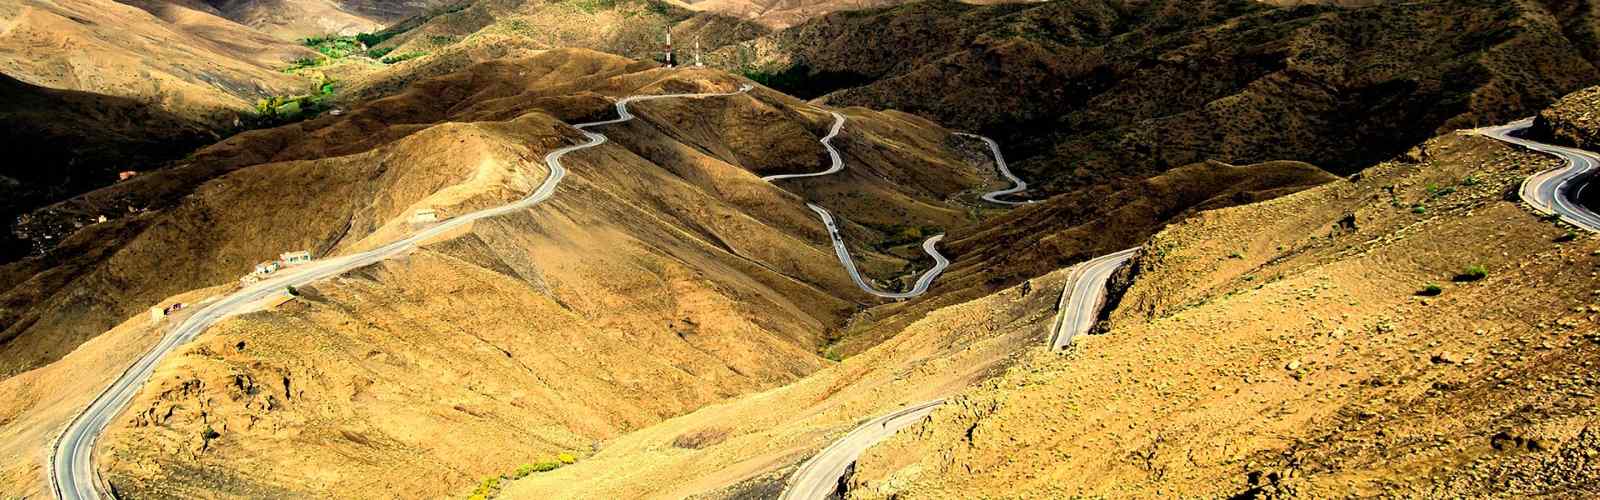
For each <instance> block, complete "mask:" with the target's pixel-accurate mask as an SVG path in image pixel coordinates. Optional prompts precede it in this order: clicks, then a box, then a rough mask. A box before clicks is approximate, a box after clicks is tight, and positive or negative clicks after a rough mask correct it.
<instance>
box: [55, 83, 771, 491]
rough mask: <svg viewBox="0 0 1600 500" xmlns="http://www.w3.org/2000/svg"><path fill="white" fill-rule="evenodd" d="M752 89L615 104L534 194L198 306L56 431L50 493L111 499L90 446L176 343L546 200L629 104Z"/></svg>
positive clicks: (553, 158) (555, 158) (625, 115)
mask: <svg viewBox="0 0 1600 500" xmlns="http://www.w3.org/2000/svg"><path fill="white" fill-rule="evenodd" d="M751 88H752V86H751V85H748V84H747V85H744V86H742V87H740V88H739V90H737V91H734V92H726V93H699V94H664V95H641V96H630V97H627V98H624V99H621V100H619V101H617V104H616V106H617V116H618V117H617V118H615V119H611V120H605V121H598V122H591V123H584V124H579V125H574V126H573V127H574V128H577V129H579V130H581V131H582V132H583V134H584V136H585V137H586V138H587V141H586V142H583V143H581V144H575V145H572V146H566V147H563V148H560V149H556V150H554V151H551V152H550V153H549V154H547V155H545V157H544V161H545V164H546V165H547V166H549V168H550V175H549V177H547V178H545V181H544V183H543V184H540V185H539V187H538V189H535V190H534V191H533V192H532V193H530V194H528V196H526V197H524V198H522V199H519V200H517V201H514V202H512V203H509V204H506V205H501V206H499V207H495V208H490V209H485V210H481V211H477V212H472V213H468V214H464V215H461V216H459V217H456V218H453V219H449V220H446V221H444V222H441V223H439V224H436V225H433V226H430V227H428V228H426V229H423V230H421V231H418V232H417V233H415V234H412V235H411V236H408V237H406V238H404V239H400V240H397V241H394V242H392V243H389V244H386V245H383V246H381V247H378V248H376V249H372V250H368V251H365V252H361V253H356V254H350V255H345V256H340V257H334V258H330V259H325V260H320V261H314V262H311V263H308V264H304V265H301V266H296V267H292V268H288V269H285V270H283V271H280V272H279V273H278V274H276V275H274V276H273V277H272V278H270V279H266V280H263V281H261V282H258V283H256V284H253V285H250V286H248V287H245V288H243V289H241V290H239V291H237V292H234V293H232V294H230V295H228V296H227V297H224V298H223V299H222V300H218V301H216V302H214V303H212V304H210V305H207V306H205V307H203V308H202V309H200V310H199V311H198V312H196V313H194V314H193V315H192V316H190V317H189V318H188V319H186V320H184V321H183V322H182V323H180V324H179V325H178V326H177V327H176V328H174V329H173V330H172V331H171V332H169V333H168V334H167V335H166V336H165V337H164V338H162V340H161V342H159V343H158V344H157V345H156V346H155V347H154V348H152V349H151V350H150V352H148V353H146V354H145V355H144V356H142V357H140V358H139V359H138V360H137V361H135V362H134V364H133V365H132V366H129V367H128V369H127V370H126V371H124V372H123V373H122V375H121V376H119V377H118V378H117V379H116V381H114V382H113V383H112V384H111V386H110V387H107V388H106V390H105V391H104V392H102V393H101V394H100V395H99V396H98V397H96V398H95V399H94V401H93V402H91V403H90V404H89V407H88V408H86V409H84V411H83V412H82V413H80V414H78V416H77V417H76V418H74V419H73V420H72V422H71V423H69V424H68V425H67V427H66V429H65V430H63V431H62V433H61V436H60V437H59V438H57V439H56V443H55V446H54V448H53V449H52V450H51V453H50V471H49V474H50V484H51V488H52V489H53V490H54V491H55V495H56V497H57V498H62V499H67V500H79V499H92V498H109V497H110V495H106V494H103V486H102V483H103V481H102V480H101V479H100V477H99V473H98V471H97V470H95V468H94V450H95V444H96V441H98V439H99V438H100V435H101V433H102V432H104V431H105V429H106V427H107V426H109V425H110V424H111V420H112V419H114V418H116V416H117V415H118V414H119V413H121V412H122V411H123V409H125V408H126V407H127V406H128V404H129V402H131V401H132V399H133V397H134V395H135V394H137V393H138V391H139V389H140V388H141V387H142V386H144V384H145V382H146V381H148V380H149V378H150V374H151V373H152V372H154V371H155V367H156V364H157V363H159V362H160V361H161V359H162V358H164V357H166V356H167V355H168V354H171V353H172V352H173V351H174V350H176V349H177V347H178V346H181V345H183V344H185V343H187V342H189V341H191V340H193V339H194V338H195V337H196V336H198V335H199V334H200V333H201V332H203V331H205V330H206V328H208V327H210V326H211V325H213V324H215V323H216V322H217V321H219V320H221V319H223V318H226V317H229V316H232V315H236V314H241V313H244V312H248V311H250V310H251V309H253V307H252V305H253V304H256V303H258V302H259V301H261V300H263V299H267V298H270V297H273V296H277V295H281V294H284V293H287V290H288V287H290V286H298V285H304V284H307V283H311V282H314V281H317V280H321V279H324V278H328V277H331V276H335V275H338V274H341V273H344V272H346V271H349V270H351V269H355V268H357V267H361V266H365V265H369V264H372V263H376V262H379V261H382V260H384V259H388V258H390V257H393V256H395V255H398V254H400V253H402V252H405V251H407V250H410V249H412V248H414V247H416V246H417V244H418V243H420V242H422V241H425V240H428V239H429V238H433V237H435V236H439V235H442V234H445V233H446V232H448V231H450V230H452V229H455V228H458V227H461V226H463V225H465V224H469V223H471V222H473V221H476V220H479V219H484V218H488V217H495V216H499V215H504V214H508V213H511V212H515V211H519V210H524V209H527V208H529V207H532V206H534V205H537V204H539V203H540V202H542V201H544V200H546V199H549V198H550V196H551V195H553V194H554V193H555V190H556V186H557V185H559V184H560V183H561V179H562V178H563V177H565V176H566V173H567V170H566V168H564V167H563V166H562V164H561V157H562V156H565V155H566V154H567V153H571V152H573V151H577V150H580V149H587V148H592V147H595V146H599V145H601V144H604V143H605V142H606V136H605V135H603V134H599V133H595V132H590V131H588V130H584V129H587V128H589V127H595V126H600V125H608V124H613V123H621V122H625V121H628V120H632V119H633V118H634V116H633V114H632V113H629V112H628V104H631V103H634V102H639V101H644V100H651V99H665V98H702V97H719V96H729V95H735V94H740V93H744V92H748V91H749V90H750V89H751Z"/></svg>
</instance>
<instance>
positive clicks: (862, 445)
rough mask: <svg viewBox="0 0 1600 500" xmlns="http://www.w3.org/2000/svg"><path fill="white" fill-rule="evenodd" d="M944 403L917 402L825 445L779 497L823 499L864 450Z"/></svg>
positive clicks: (870, 421) (837, 487)
mask: <svg viewBox="0 0 1600 500" xmlns="http://www.w3.org/2000/svg"><path fill="white" fill-rule="evenodd" d="M942 404H944V400H943V399H935V400H933V401H927V402H923V403H917V404H914V405H911V406H907V407H905V408H901V409H899V410H896V411H895V412H894V413H890V414H888V415H884V416H881V417H878V418H874V419H872V420H869V421H867V423H864V424H861V426H860V427H856V428H855V429H854V430H851V431H850V433H849V434H845V435H844V437H842V438H839V440H837V441H834V442H833V444H829V445H828V447H827V448H823V449H822V451H820V452H818V453H817V454H816V455H815V456H812V457H811V459H810V460H806V463H804V464H801V465H800V468H799V469H797V470H795V472H794V476H792V480H791V481H790V482H789V487H788V488H785V489H784V490H783V495H781V496H779V497H778V498H779V499H780V500H820V499H823V498H828V495H830V494H832V493H833V492H834V491H837V490H838V489H839V480H840V479H841V478H843V477H844V473H845V470H846V469H849V468H850V465H851V464H854V463H856V459H858V458H861V452H864V451H867V448H871V447H872V445H875V444H878V442H880V441H883V440H885V439H888V438H889V436H893V435H894V433H896V432H899V431H900V429H904V428H906V427H907V426H910V425H911V424H914V423H917V422H918V421H920V420H922V418H923V417H926V416H928V414H929V413H933V410H934V409H935V408H938V407H939V405H942Z"/></svg>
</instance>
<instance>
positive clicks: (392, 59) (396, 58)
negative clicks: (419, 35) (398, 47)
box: [383, 50, 428, 64]
mask: <svg viewBox="0 0 1600 500" xmlns="http://www.w3.org/2000/svg"><path fill="white" fill-rule="evenodd" d="M425 55H428V52H427V51H421V50H419V51H414V52H406V53H404V54H397V55H392V56H389V57H385V58H383V63H384V64H394V63H397V62H401V61H409V60H412V59H416V58H418V57H422V56H425Z"/></svg>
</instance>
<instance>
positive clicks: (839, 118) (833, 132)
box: [761, 111, 844, 182]
mask: <svg viewBox="0 0 1600 500" xmlns="http://www.w3.org/2000/svg"><path fill="white" fill-rule="evenodd" d="M828 113H829V114H831V115H833V127H831V128H829V129H828V135H825V136H822V147H823V148H824V149H827V150H828V158H829V159H830V160H832V161H833V163H832V164H830V165H829V166H828V169H827V170H823V171H821V172H813V173H809V174H783V175H769V176H766V177H762V178H761V180H764V181H767V182H772V181H781V180H784V179H798V178H801V177H818V176H823V175H831V174H837V173H839V171H840V170H844V158H840V157H839V150H837V149H833V138H834V137H837V136H838V135H839V129H842V128H844V115H841V114H839V112H838V111H829V112H828Z"/></svg>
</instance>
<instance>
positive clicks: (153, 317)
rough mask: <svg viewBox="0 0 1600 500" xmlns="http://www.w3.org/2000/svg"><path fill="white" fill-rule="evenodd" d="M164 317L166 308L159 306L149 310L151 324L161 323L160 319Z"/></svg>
mask: <svg viewBox="0 0 1600 500" xmlns="http://www.w3.org/2000/svg"><path fill="white" fill-rule="evenodd" d="M165 317H167V308H165V307H161V306H154V307H151V308H150V322H151V323H159V322H161V318H165Z"/></svg>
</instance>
